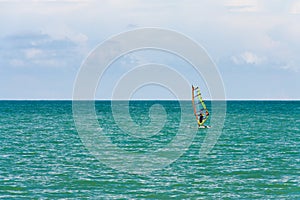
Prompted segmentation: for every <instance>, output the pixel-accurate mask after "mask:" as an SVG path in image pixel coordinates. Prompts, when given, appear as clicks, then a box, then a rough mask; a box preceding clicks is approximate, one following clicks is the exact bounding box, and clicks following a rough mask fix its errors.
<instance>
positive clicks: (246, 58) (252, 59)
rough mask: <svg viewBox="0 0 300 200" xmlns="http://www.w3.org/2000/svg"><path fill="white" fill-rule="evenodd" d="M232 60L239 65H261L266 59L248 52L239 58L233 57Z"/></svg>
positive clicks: (238, 56)
mask: <svg viewBox="0 0 300 200" xmlns="http://www.w3.org/2000/svg"><path fill="white" fill-rule="evenodd" d="M231 60H232V61H233V62H234V63H235V64H237V65H242V64H249V65H260V64H262V63H263V62H264V61H265V60H266V58H265V57H263V56H258V55H256V54H254V53H252V52H249V51H246V52H244V53H241V54H239V55H237V56H232V57H231Z"/></svg>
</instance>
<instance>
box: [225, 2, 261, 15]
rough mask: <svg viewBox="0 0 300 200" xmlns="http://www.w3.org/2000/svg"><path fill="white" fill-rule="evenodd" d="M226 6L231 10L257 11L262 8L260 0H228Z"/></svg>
mask: <svg viewBox="0 0 300 200" xmlns="http://www.w3.org/2000/svg"><path fill="white" fill-rule="evenodd" d="M225 6H226V7H227V8H228V9H229V11H231V12H257V11H260V10H261V9H262V8H261V4H260V3H259V1H258V0H242V1H241V0H228V1H227V2H226V3H225Z"/></svg>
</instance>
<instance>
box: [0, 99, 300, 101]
mask: <svg viewBox="0 0 300 200" xmlns="http://www.w3.org/2000/svg"><path fill="white" fill-rule="evenodd" d="M0 101H191V99H129V100H128V99H0ZM204 101H300V99H204Z"/></svg>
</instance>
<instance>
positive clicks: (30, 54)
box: [24, 48, 42, 59]
mask: <svg viewBox="0 0 300 200" xmlns="http://www.w3.org/2000/svg"><path fill="white" fill-rule="evenodd" d="M24 53H25V56H26V58H27V59H32V58H35V57H38V56H40V55H41V54H42V50H40V49H37V48H29V49H25V50H24Z"/></svg>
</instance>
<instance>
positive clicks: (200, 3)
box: [0, 0, 300, 100]
mask: <svg viewBox="0 0 300 200" xmlns="http://www.w3.org/2000/svg"><path fill="white" fill-rule="evenodd" d="M299 21H300V0H289V1H286V0H166V1H159V0H151V1H147V0H126V1H124V0H99V1H96V0H60V1H58V0H57V1H56V0H0V27H1V31H0V85H1V87H0V99H72V94H73V89H74V82H75V80H76V77H77V74H78V72H79V69H80V67H81V65H82V63H83V62H84V60H85V59H86V58H87V56H88V55H89V53H90V52H91V51H92V50H93V49H95V48H96V47H97V45H99V44H101V43H102V42H104V41H105V40H107V39H108V38H111V37H112V36H114V35H117V34H119V33H122V32H124V31H130V30H134V29H136V28H143V27H157V28H163V29H169V30H174V31H176V32H179V33H181V34H184V35H186V36H188V37H189V38H191V39H192V40H194V41H195V42H197V43H198V44H199V45H201V46H202V47H203V48H204V49H205V50H206V52H207V53H208V55H209V56H210V58H211V59H212V60H213V62H214V63H215V65H216V66H217V68H218V70H219V73H220V76H221V78H222V80H223V84H224V88H225V94H226V98H227V99H284V100H293V99H300V93H299V89H300V78H299V77H300V76H299V75H300V56H299V52H300V25H299ZM147 62H156V63H161V64H164V65H168V66H170V67H174V69H176V70H179V72H180V67H179V65H181V66H183V65H188V63H185V62H184V61H182V60H180V59H179V58H176V56H175V55H169V54H166V53H164V52H153V51H144V52H143V51H142V52H136V53H131V54H129V55H125V56H124V57H123V58H120V59H118V60H117V61H116V62H115V63H113V64H112V66H111V68H110V69H109V70H107V72H106V74H105V77H103V83H100V84H102V85H101V87H100V86H99V90H101V91H97V94H96V98H98V99H109V98H110V97H111V96H110V95H111V94H110V87H111V84H115V83H116V82H117V80H119V79H120V77H121V76H122V73H124V69H126V70H130V69H131V68H132V66H135V65H138V64H141V63H147ZM128 65H130V66H131V67H129V68H126V66H128ZM126 70H125V71H126ZM180 73H185V74H184V75H185V77H186V78H187V79H188V80H191V84H192V83H196V84H198V85H200V86H201V87H203V88H204V93H205V94H204V97H206V98H209V91H207V90H206V89H205V87H206V86H205V84H203V79H205V77H200V78H199V77H197V76H194V72H193V70H189V69H188V67H187V68H185V70H182V72H180ZM166 77H167V74H166ZM197 79H198V81H197ZM201 79H202V80H201ZM202 84H203V85H202ZM106 86H107V87H106ZM170 96H171V98H172V97H174V96H172V94H171V93H170V92H166V91H164V90H163V89H162V88H159V87H158V86H157V85H156V86H153V87H151V86H149V87H143V88H142V89H140V92H137V93H135V94H134V95H133V97H136V98H153V99H164V98H170Z"/></svg>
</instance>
